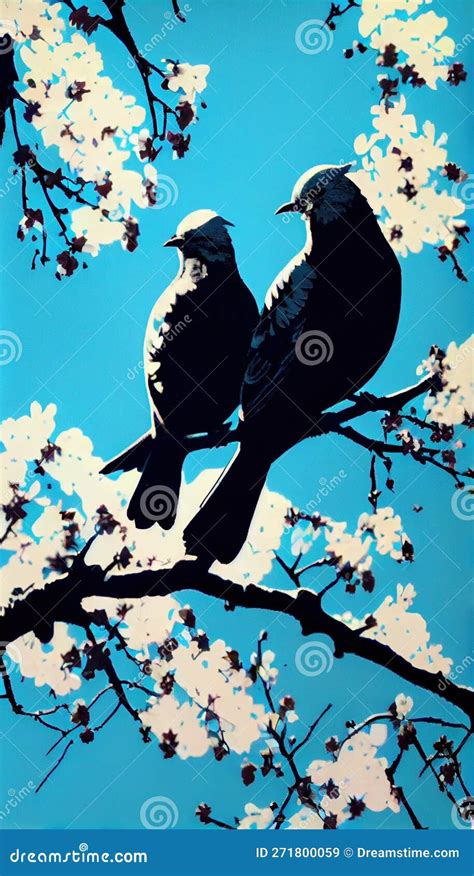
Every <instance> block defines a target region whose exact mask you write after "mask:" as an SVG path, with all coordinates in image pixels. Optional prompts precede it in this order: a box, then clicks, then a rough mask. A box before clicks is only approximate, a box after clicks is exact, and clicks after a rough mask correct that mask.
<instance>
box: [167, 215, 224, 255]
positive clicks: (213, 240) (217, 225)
mask: <svg viewBox="0 0 474 876" xmlns="http://www.w3.org/2000/svg"><path fill="white" fill-rule="evenodd" d="M229 225H232V222H228V221H227V219H223V218H222V216H218V214H217V213H215V212H214V210H195V211H194V212H193V213H189V215H188V216H186V217H185V218H184V219H183V220H182V221H181V222H180V223H179V225H178V228H177V229H176V234H175V235H174V237H170V239H169V240H167V241H166V243H164V244H163V246H175V247H177V249H179V250H180V252H181V253H182V254H183V258H184V259H199V261H201V262H205V263H208V262H216V261H225V260H226V259H228V258H229V257H233V256H234V247H233V246H232V240H231V237H230V234H229V232H228V231H227V227H228V226H229Z"/></svg>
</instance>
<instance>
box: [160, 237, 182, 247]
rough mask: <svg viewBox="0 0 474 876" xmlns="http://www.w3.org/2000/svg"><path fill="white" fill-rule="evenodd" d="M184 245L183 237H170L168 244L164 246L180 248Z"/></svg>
mask: <svg viewBox="0 0 474 876" xmlns="http://www.w3.org/2000/svg"><path fill="white" fill-rule="evenodd" d="M182 243H183V238H182V237H170V239H169V240H167V241H166V243H164V244H163V246H177V247H178V248H179V247H180V246H181V244H182Z"/></svg>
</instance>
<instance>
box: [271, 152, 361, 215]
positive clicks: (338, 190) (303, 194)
mask: <svg viewBox="0 0 474 876" xmlns="http://www.w3.org/2000/svg"><path fill="white" fill-rule="evenodd" d="M351 169H352V162H349V163H347V164H318V165H316V166H315V167H310V169H309V170H307V171H305V173H303V174H302V175H301V176H300V178H299V179H298V180H297V182H296V183H295V185H294V188H293V191H292V193H291V201H288V202H287V203H286V204H282V205H281V207H279V208H278V210H276V211H275V213H276V214H279V213H288V212H295V213H300V214H301V215H302V216H303V218H307V217H308V216H309V215H310V214H311V213H312V211H313V210H317V211H318V216H319V218H320V219H321V220H322V221H323V222H327V221H330V220H331V219H333V218H335V215H337V212H338V211H337V207H338V205H340V206H343V205H344V204H347V203H349V202H350V201H351V200H352V199H353V197H354V195H355V193H356V192H358V189H357V188H356V186H355V185H354V183H352V182H351V183H350V184H349V185H347V184H346V185H343V186H341V182H343V181H346V180H347V176H346V175H347V174H348V173H349V171H350V170H351ZM347 182H349V181H347ZM325 207H327V208H329V209H324V208H325Z"/></svg>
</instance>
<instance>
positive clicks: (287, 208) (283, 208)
mask: <svg viewBox="0 0 474 876" xmlns="http://www.w3.org/2000/svg"><path fill="white" fill-rule="evenodd" d="M294 209H295V205H294V203H293V201H288V203H287V204H282V205H281V207H278V210H275V216H278V214H279V213H291V212H292V210H294Z"/></svg>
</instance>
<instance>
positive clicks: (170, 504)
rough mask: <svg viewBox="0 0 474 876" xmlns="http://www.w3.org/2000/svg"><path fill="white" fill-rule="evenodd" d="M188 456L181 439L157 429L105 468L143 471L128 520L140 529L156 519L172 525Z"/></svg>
mask: <svg viewBox="0 0 474 876" xmlns="http://www.w3.org/2000/svg"><path fill="white" fill-rule="evenodd" d="M185 457H186V450H184V448H183V447H182V446H181V444H180V443H179V441H177V440H176V439H175V438H173V436H172V435H170V434H169V432H166V431H165V429H158V430H157V432H156V435H152V434H151V433H148V434H147V435H143V436H142V437H141V438H139V439H138V441H137V442H136V443H135V444H133V445H132V446H131V447H129V448H128V450H125V451H124V452H123V453H121V454H120V456H117V457H116V458H115V459H113V460H111V462H109V463H107V465H106V466H105V467H104V468H103V469H102V473H103V474H110V473H111V472H114V471H120V470H122V471H130V470H131V469H133V468H136V469H138V471H140V472H141V477H140V480H139V481H138V484H137V486H136V488H135V491H134V493H133V495H132V498H131V499H130V502H129V505H128V509H127V516H128V518H129V520H134V521H135V525H136V526H137V527H138V529H148V528H149V527H150V526H153V524H154V523H159V524H160V526H161V527H162V529H171V527H172V526H173V523H174V521H175V518H176V511H177V508H178V499H179V490H180V486H181V469H182V467H183V463H184V460H185Z"/></svg>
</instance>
